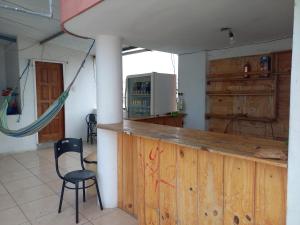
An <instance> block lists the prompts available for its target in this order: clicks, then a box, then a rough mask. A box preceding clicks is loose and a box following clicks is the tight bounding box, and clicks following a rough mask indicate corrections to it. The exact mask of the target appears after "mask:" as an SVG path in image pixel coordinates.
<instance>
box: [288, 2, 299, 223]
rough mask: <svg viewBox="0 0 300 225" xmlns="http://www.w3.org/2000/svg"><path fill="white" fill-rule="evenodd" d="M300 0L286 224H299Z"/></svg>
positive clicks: (296, 21)
mask: <svg viewBox="0 0 300 225" xmlns="http://www.w3.org/2000/svg"><path fill="white" fill-rule="evenodd" d="M299 62H300V0H295V10H294V35H293V59H292V75H291V98H290V128H289V159H288V191H287V195H288V196H287V225H299V224H300V92H299V91H300V63H299Z"/></svg>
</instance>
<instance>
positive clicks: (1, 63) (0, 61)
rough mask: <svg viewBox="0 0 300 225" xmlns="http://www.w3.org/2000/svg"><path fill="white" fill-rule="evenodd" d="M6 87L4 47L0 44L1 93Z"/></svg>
mask: <svg viewBox="0 0 300 225" xmlns="http://www.w3.org/2000/svg"><path fill="white" fill-rule="evenodd" d="M5 87H6V75H5V56H4V47H3V46H2V45H0V93H1V91H2V90H3V89H4V88H5ZM0 96H1V94H0Z"/></svg>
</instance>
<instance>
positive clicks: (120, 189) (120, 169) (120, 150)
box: [95, 133, 123, 208]
mask: <svg viewBox="0 0 300 225" xmlns="http://www.w3.org/2000/svg"><path fill="white" fill-rule="evenodd" d="M95 158H96V159H95V160H97V157H96V156H95ZM118 207H119V208H123V134H122V133H118Z"/></svg>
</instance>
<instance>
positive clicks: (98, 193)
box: [94, 177, 103, 210]
mask: <svg viewBox="0 0 300 225" xmlns="http://www.w3.org/2000/svg"><path fill="white" fill-rule="evenodd" d="M94 181H95V185H96V190H97V196H98V200H99V204H100V209H101V210H103V205H102V201H101V196H100V191H99V187H98V182H97V178H96V177H95V178H94Z"/></svg>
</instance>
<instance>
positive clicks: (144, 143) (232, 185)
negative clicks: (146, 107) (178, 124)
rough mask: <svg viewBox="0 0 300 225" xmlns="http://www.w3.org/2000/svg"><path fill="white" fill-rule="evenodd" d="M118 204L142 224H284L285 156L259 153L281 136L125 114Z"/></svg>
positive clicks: (117, 127)
mask: <svg viewBox="0 0 300 225" xmlns="http://www.w3.org/2000/svg"><path fill="white" fill-rule="evenodd" d="M98 128H101V129H108V130H112V131H116V132H118V146H119V147H118V179H119V186H118V195H119V196H118V199H119V202H118V204H119V207H120V208H121V209H124V210H125V211H127V212H128V213H130V214H132V215H134V216H136V217H137V218H138V220H139V225H159V224H160V225H173V224H180V225H221V224H222V225H244V224H247V225H248V224H253V225H284V224H285V219H286V186H287V181H286V177H287V168H286V167H287V162H286V161H282V160H270V159H259V158H256V157H255V155H254V154H255V153H256V152H257V151H259V150H261V149H268V150H270V149H274V150H282V151H287V146H286V144H285V143H283V142H278V141H273V140H265V139H258V138H252V137H246V136H235V135H228V134H220V133H213V132H205V131H198V130H191V129H184V128H175V127H169V126H162V125H156V124H147V123H141V122H134V121H124V122H123V123H121V124H112V125H98Z"/></svg>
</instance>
